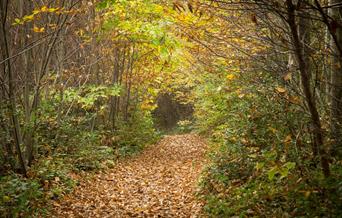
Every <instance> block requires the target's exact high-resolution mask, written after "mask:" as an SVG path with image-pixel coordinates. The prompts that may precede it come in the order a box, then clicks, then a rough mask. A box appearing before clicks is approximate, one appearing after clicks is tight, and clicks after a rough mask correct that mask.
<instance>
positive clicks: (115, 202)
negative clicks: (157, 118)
mask: <svg viewBox="0 0 342 218" xmlns="http://www.w3.org/2000/svg"><path fill="white" fill-rule="evenodd" d="M206 148H207V146H206V143H205V141H204V140H203V139H201V138H200V137H199V136H197V135H195V134H185V135H173V136H166V137H164V138H163V139H162V140H161V141H160V142H159V143H157V144H156V145H153V146H149V147H148V148H146V149H145V150H144V151H143V152H142V153H141V154H139V155H137V156H135V157H132V158H127V159H125V160H121V161H119V162H118V164H117V165H116V166H115V168H113V169H111V170H109V171H107V172H106V173H100V174H98V175H96V176H95V177H94V179H91V180H90V181H86V182H81V184H80V185H79V186H78V187H77V188H76V190H75V191H74V192H73V193H72V194H71V195H67V196H65V197H64V198H63V199H61V200H60V201H58V202H56V203H55V204H54V208H53V214H52V215H53V216H55V217H101V218H102V217H202V216H201V209H202V206H203V203H202V202H200V201H199V200H198V199H196V197H195V192H196V185H197V182H198V179H199V176H200V172H201V170H202V167H203V166H204V163H205V151H206Z"/></svg>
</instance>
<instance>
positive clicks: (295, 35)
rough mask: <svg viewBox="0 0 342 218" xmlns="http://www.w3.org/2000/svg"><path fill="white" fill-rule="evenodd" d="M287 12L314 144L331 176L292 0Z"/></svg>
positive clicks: (324, 169) (326, 170) (324, 170)
mask: <svg viewBox="0 0 342 218" xmlns="http://www.w3.org/2000/svg"><path fill="white" fill-rule="evenodd" d="M286 5H287V12H288V20H287V22H288V24H289V27H290V32H291V35H292V43H293V49H294V52H295V55H296V58H297V61H298V67H299V71H300V75H301V83H302V88H303V91H304V95H305V101H306V104H307V106H308V109H309V112H310V115H311V122H312V125H313V130H314V131H313V135H314V144H315V146H317V148H318V151H319V154H320V157H321V165H322V169H323V173H324V176H325V177H329V176H330V169H329V162H328V157H327V154H326V152H325V149H324V137H323V132H322V126H321V121H320V115H319V113H318V109H317V106H316V102H315V96H314V95H313V94H312V91H311V85H310V71H308V68H307V67H308V66H307V63H306V60H307V59H306V57H305V53H304V52H305V49H304V47H303V45H302V43H301V42H300V38H299V37H300V35H299V32H298V25H297V23H296V15H295V10H296V8H295V6H294V5H293V2H292V0H286Z"/></svg>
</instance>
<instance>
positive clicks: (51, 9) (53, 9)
mask: <svg viewBox="0 0 342 218" xmlns="http://www.w3.org/2000/svg"><path fill="white" fill-rule="evenodd" d="M58 9H59V8H49V9H48V11H49V12H50V13H53V12H56V11H58Z"/></svg>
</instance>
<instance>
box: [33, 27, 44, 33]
mask: <svg viewBox="0 0 342 218" xmlns="http://www.w3.org/2000/svg"><path fill="white" fill-rule="evenodd" d="M44 31H45V28H44V27H42V28H39V27H37V26H34V27H33V32H35V33H43V32H44Z"/></svg>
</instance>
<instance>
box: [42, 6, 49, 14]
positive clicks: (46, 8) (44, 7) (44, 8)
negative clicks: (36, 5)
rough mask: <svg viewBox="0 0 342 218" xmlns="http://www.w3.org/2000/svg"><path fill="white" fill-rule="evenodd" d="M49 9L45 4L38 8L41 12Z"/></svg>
mask: <svg viewBox="0 0 342 218" xmlns="http://www.w3.org/2000/svg"><path fill="white" fill-rule="evenodd" d="M48 10H49V9H48V7H46V6H45V5H44V6H43V7H42V8H41V9H40V11H41V12H47V11H48Z"/></svg>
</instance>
